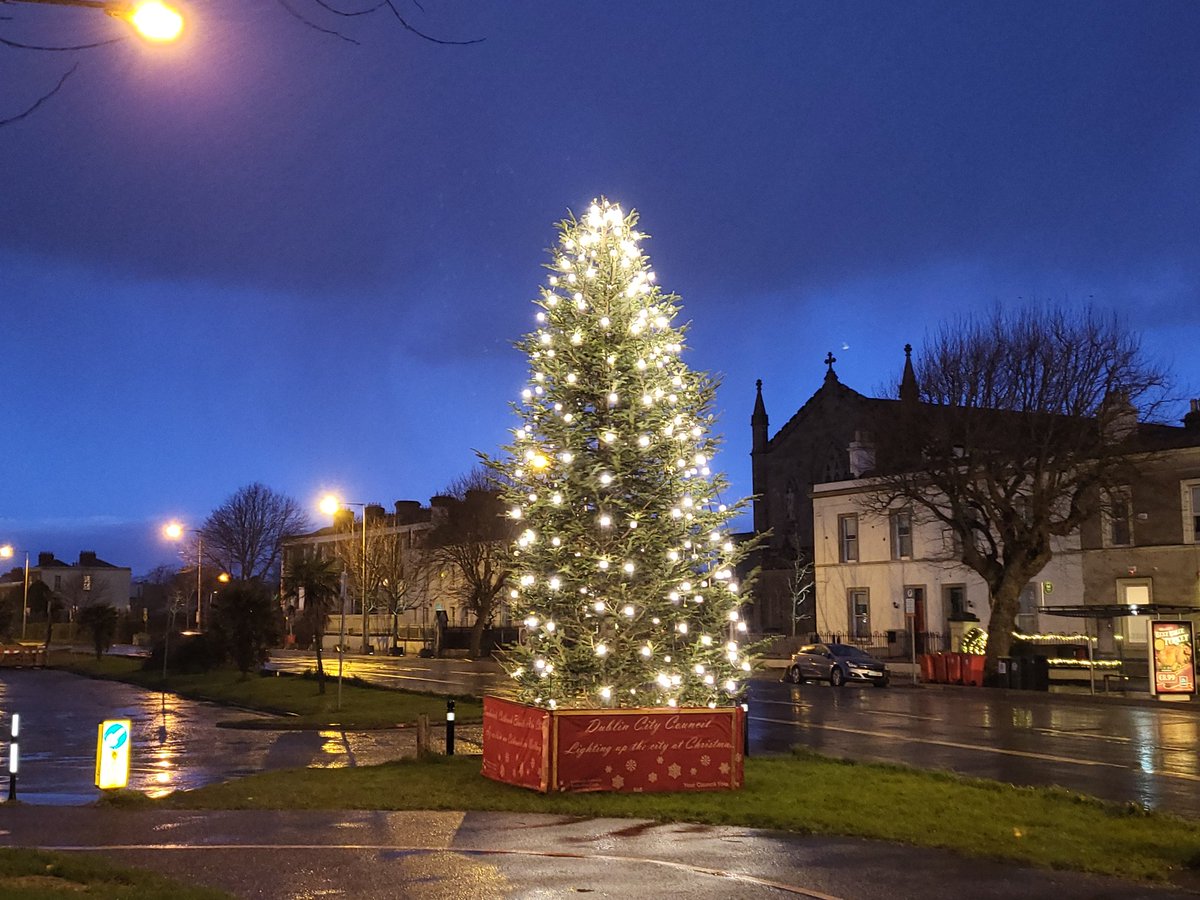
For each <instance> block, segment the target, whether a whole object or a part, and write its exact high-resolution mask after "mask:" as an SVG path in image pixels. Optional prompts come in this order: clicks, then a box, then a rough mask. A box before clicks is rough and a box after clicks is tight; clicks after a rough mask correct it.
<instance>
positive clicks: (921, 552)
mask: <svg viewBox="0 0 1200 900" xmlns="http://www.w3.org/2000/svg"><path fill="white" fill-rule="evenodd" d="M870 488H871V484H870V481H869V480H864V479H859V480H852V481H838V482H830V483H826V484H818V485H814V487H813V489H812V498H813V537H814V548H813V549H814V553H813V557H814V577H815V594H816V596H815V609H814V610H813V614H814V619H815V622H816V628H817V632H818V634H819V635H820V636H821V637H822V638H823V639H827V640H828V639H832V638H835V637H837V638H841V639H844V640H846V641H847V642H850V643H857V644H860V645H862V646H864V647H870V648H873V649H875V650H876V651H877V652H879V653H881V654H884V655H892V656H905V657H907V656H908V655H909V654H910V653H911V652H912V649H913V647H912V642H914V641H915V645H916V647H915V649H916V652H917V653H927V652H937V651H941V650H957V649H958V647H959V642H960V640H961V638H962V636H963V634H964V633H965V632H967V631H969V630H970V629H971V628H973V627H978V628H980V629H982V630H984V631H986V630H987V623H988V619H989V617H990V615H991V604H990V601H989V591H988V587H987V584H986V583H985V582H984V581H983V579H982V578H981V577H980V576H979V575H978V574H977V573H976V572H975V571H974V570H972V569H970V568H968V567H967V566H965V565H963V564H962V563H961V562H960V561H958V557H957V548H956V546H955V541H954V537H953V535H952V534H951V532H950V531H949V529H946V528H944V527H943V526H942V524H941V523H938V522H934V521H929V520H927V519H922V517H921V516H920V515H919V514H918V513H917V511H915V510H913V509H910V508H903V507H898V508H896V509H893V510H890V511H889V512H888V513H887V514H886V515H882V514H880V513H878V512H875V511H872V510H870V509H869V508H868V506H867V504H866V503H865V502H864V500H865V499H866V497H867V495H868V493H869V491H870ZM1083 585H1084V579H1083V554H1082V552H1081V550H1080V542H1079V540H1078V538H1077V537H1072V538H1068V539H1066V540H1060V541H1057V542H1056V545H1055V547H1054V555H1053V557H1052V558H1051V560H1050V562H1049V563H1047V565H1046V567H1045V568H1044V569H1043V570H1042V571H1041V572H1039V573H1038V574H1037V575H1036V576H1035V577H1034V578H1033V579H1032V580H1031V581H1030V582H1029V584H1028V585H1027V586H1026V588H1025V590H1024V592H1023V593H1022V595H1021V608H1020V613H1019V615H1018V617H1017V630H1018V631H1020V632H1023V633H1031V634H1032V633H1039V632H1055V633H1058V632H1063V633H1074V632H1078V631H1079V630H1080V623H1079V622H1078V621H1077V620H1070V619H1066V618H1063V617H1056V616H1047V615H1045V614H1041V613H1039V612H1038V608H1039V607H1041V606H1045V605H1054V606H1065V605H1074V604H1082V603H1083V595H1084V588H1083Z"/></svg>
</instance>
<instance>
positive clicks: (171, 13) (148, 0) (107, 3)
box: [5, 0, 184, 44]
mask: <svg viewBox="0 0 1200 900" xmlns="http://www.w3.org/2000/svg"><path fill="white" fill-rule="evenodd" d="M5 2H8V3H39V4H42V5H45V6H82V7H83V8H85V9H98V10H100V11H102V12H104V13H106V14H107V15H110V16H112V17H113V18H114V19H124V20H125V21H126V22H128V23H129V24H130V25H132V26H133V28H134V30H135V31H136V32H137V33H138V34H140V35H141V36H142V37H143V38H145V39H146V40H147V41H151V42H153V43H155V44H165V43H169V42H171V41H174V40H176V39H177V38H178V37H179V35H181V34H182V33H183V24H184V23H183V15H182V14H181V13H180V12H179V11H178V10H177V9H175V8H174V7H172V6H169V5H167V4H166V3H163V2H162V0H137V2H125V3H122V2H120V0H5Z"/></svg>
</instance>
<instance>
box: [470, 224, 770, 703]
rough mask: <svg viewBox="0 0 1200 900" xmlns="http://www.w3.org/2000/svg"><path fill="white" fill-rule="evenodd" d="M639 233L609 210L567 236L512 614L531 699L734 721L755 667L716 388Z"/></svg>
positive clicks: (517, 515) (536, 396) (526, 462)
mask: <svg viewBox="0 0 1200 900" xmlns="http://www.w3.org/2000/svg"><path fill="white" fill-rule="evenodd" d="M636 225H637V215H636V213H632V212H631V213H629V214H628V215H625V214H623V213H622V211H621V209H620V207H619V206H616V205H614V204H610V203H608V202H607V201H604V200H600V201H597V202H596V203H594V204H593V205H592V206H591V208H590V209H589V210H588V212H587V215H585V216H584V217H583V220H582V221H577V220H576V219H575V218H574V217H570V218H568V219H567V220H565V221H563V222H561V223H559V229H558V230H559V235H558V245H557V246H556V247H555V248H553V249H552V250H551V251H550V254H551V262H550V263H549V264H548V266H547V268H549V269H550V270H551V273H552V274H551V275H550V277H549V281H548V284H547V285H546V286H545V287H543V288H542V289H541V295H540V297H539V298H538V300H537V301H536V304H537V306H538V307H539V309H538V312H537V327H536V329H535V330H534V331H533V332H532V333H530V334H528V335H526V336H525V337H524V338H523V339H522V340H521V341H520V342H519V343H518V346H519V347H520V348H521V349H522V350H524V351H525V352H526V353H527V354H528V357H529V362H530V382H529V385H528V387H527V388H526V389H525V390H524V391H523V392H522V398H521V401H520V402H519V403H517V404H514V409H515V410H516V412H517V415H518V416H519V418H520V420H521V424H520V427H518V428H517V429H516V430H515V433H514V434H515V437H514V440H513V443H512V444H510V445H508V446H506V447H505V448H504V450H505V453H504V456H503V458H502V459H501V460H499V461H494V462H491V463H490V465H492V467H493V468H494V469H496V470H497V472H498V473H499V474H500V475H501V476H502V478H501V480H502V481H504V482H505V483H506V487H505V488H504V496H505V501H506V505H507V506H508V515H509V516H510V517H511V518H512V519H514V520H516V525H517V529H518V533H519V539H518V540H517V542H516V543H515V545H514V546H513V547H512V549H511V558H510V560H509V563H510V571H511V572H512V575H511V577H510V586H511V591H510V598H511V599H510V604H511V606H512V608H513V610H514V614H515V615H519V616H520V617H521V618H522V619H523V620H524V623H523V624H524V629H525V640H524V641H523V642H522V644H521V645H520V646H518V647H515V648H513V651H512V653H511V655H510V658H509V660H508V663H507V668H508V670H509V673H510V675H511V676H512V677H513V679H514V680H515V681H516V685H517V694H518V697H519V699H521V700H522V701H524V702H527V703H532V704H535V705H540V706H546V707H549V708H556V707H560V708H561V707H604V706H611V707H634V706H656V707H657V706H665V707H673V706H680V707H683V706H710V707H715V706H728V705H731V704H733V703H734V702H735V700H736V698H737V697H738V696H739V695H740V693H741V690H742V688H741V680H742V678H744V677H745V675H746V673H748V672H749V671H750V667H751V663H750V659H749V658H748V655H747V653H746V651H745V649H744V648H743V647H742V645H741V642H740V638H741V637H742V635H743V634H744V632H745V630H746V625H745V622H744V621H743V620H742V617H741V613H740V611H739V609H740V606H741V603H742V595H741V590H740V587H739V585H738V582H737V578H736V576H735V567H736V565H737V563H738V562H739V560H740V559H741V558H742V557H743V556H744V554H745V552H746V549H747V548H746V547H745V546H744V545H739V544H737V543H735V542H734V541H733V539H732V537H731V536H730V535H729V534H728V533H727V531H726V525H727V523H728V522H729V521H730V519H732V518H733V517H734V516H735V515H736V514H737V512H738V511H739V510H740V509H741V507H742V506H743V505H744V501H741V502H739V503H737V504H734V505H732V506H726V505H725V504H722V503H721V502H720V499H719V495H720V493H721V491H722V490H723V489H724V488H725V487H726V486H727V483H726V480H725V478H724V476H722V475H720V474H714V473H713V471H712V470H711V468H710V466H711V463H712V459H713V454H714V452H715V451H716V448H717V445H718V440H717V438H715V437H714V436H713V434H712V427H713V424H714V416H713V413H712V405H713V399H714V394H715V389H716V384H715V382H714V381H713V380H712V379H711V378H709V377H708V376H707V375H706V374H704V373H698V372H693V371H690V370H689V369H688V368H687V366H686V365H685V364H684V362H683V360H682V358H681V354H682V351H683V349H684V343H683V338H684V332H685V330H686V327H685V326H684V325H682V324H677V322H676V320H677V318H678V316H679V307H678V305H677V304H678V299H679V298H678V297H676V296H674V295H672V294H665V293H663V291H662V290H661V288H659V287H658V286H657V284H656V283H655V275H654V272H653V271H651V270H650V266H649V260H648V258H647V257H646V256H645V255H644V254H643V252H642V250H641V247H640V244H641V242H642V240H643V239H644V238H645V235H643V234H641V233H639V232H638V231H637V230H636Z"/></svg>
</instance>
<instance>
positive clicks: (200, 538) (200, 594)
mask: <svg viewBox="0 0 1200 900" xmlns="http://www.w3.org/2000/svg"><path fill="white" fill-rule="evenodd" d="M185 531H191V533H192V534H194V535H196V630H197V631H201V630H202V629H201V612H200V611H201V609H202V608H203V607H204V590H203V584H202V578H201V576H202V575H203V571H204V567H203V563H202V560H203V558H204V535H203V534H202V533H201V532H200V531H198V530H197V529H195V528H190V529H185V528H184V527H183V526H182V525H180V524H179V523H178V522H168V523H167V524H166V525H164V526H163V534H164V535H166V537H167V538H168V539H169V540H172V541H178V540H180V539H181V538H182V537H183V534H184V532H185ZM184 625H185V626H186V625H187V622H186V621H185V622H184Z"/></svg>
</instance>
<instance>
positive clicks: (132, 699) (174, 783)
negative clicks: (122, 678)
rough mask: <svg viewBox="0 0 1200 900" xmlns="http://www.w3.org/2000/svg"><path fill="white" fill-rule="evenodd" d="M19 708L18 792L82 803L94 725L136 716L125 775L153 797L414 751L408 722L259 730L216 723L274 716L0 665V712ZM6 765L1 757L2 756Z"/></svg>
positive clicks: (88, 793) (91, 796)
mask: <svg viewBox="0 0 1200 900" xmlns="http://www.w3.org/2000/svg"><path fill="white" fill-rule="evenodd" d="M13 712H19V713H20V714H21V756H20V761H21V770H20V776H19V780H18V797H19V799H21V800H23V801H26V802H30V803H44V804H81V803H90V802H91V801H93V800H95V799H96V798H97V797H98V796H99V794H100V792H99V791H98V790H97V789H96V788H95V787H94V786H93V778H94V775H95V761H96V756H95V753H96V728H97V726H98V725H99V724H100V722H101V721H102V720H103V719H121V718H125V719H129V720H131V722H132V731H133V734H132V738H133V754H132V757H131V770H130V784H129V786H130V787H131V788H132V789H134V790H137V791H142V792H144V793H146V794H148V795H150V796H152V797H154V796H160V795H162V794H165V793H168V792H170V791H173V790H180V789H186V788H195V787H200V786H202V785H205V784H211V783H213V782H218V781H226V780H229V779H231V778H236V777H239V776H242V775H248V774H251V773H253V772H261V771H264V770H267V769H282V768H291V767H296V766H313V767H318V766H319V767H323V768H332V767H341V766H355V765H375V764H377V763H381V762H387V761H388V760H393V759H398V758H400V757H401V756H405V755H411V753H412V744H413V736H412V733H411V731H407V730H388V731H371V732H340V731H320V732H318V731H260V730H246V729H235V728H218V727H217V723H218V722H227V721H230V720H234V719H238V720H246V719H257V720H270V719H273V718H274V717H272V716H268V715H265V714H262V713H256V712H248V711H244V710H231V709H228V708H225V707H221V706H217V705H215V704H212V703H202V702H199V701H195V700H184V699H182V698H179V697H176V696H173V695H171V694H167V695H166V698H165V704H164V701H163V698H162V696H161V695H160V694H157V693H153V692H148V691H144V690H142V689H140V688H136V687H133V686H131V685H126V684H120V683H118V682H112V681H96V680H92V679H88V678H81V677H79V676H75V675H70V674H68V673H65V672H56V671H52V670H29V669H9V670H4V672H3V673H2V674H0V713H2V714H3V723H4V725H3V730H4V733H5V735H7V730H8V718H9V715H10V714H11V713H13ZM5 769H7V756H5Z"/></svg>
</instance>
